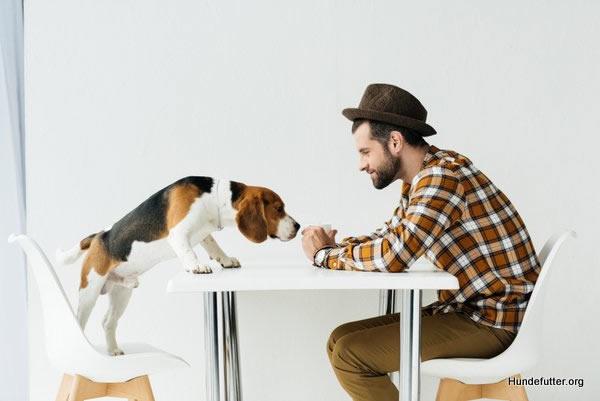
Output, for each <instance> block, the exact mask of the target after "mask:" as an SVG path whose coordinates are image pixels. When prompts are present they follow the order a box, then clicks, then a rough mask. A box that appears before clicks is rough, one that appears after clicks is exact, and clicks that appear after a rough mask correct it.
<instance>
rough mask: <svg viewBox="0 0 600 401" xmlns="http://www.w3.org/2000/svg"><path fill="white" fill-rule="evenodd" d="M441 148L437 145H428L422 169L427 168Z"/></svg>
mask: <svg viewBox="0 0 600 401" xmlns="http://www.w3.org/2000/svg"><path fill="white" fill-rule="evenodd" d="M439 151H440V150H439V149H438V148H437V147H436V146H435V145H429V146H428V147H427V153H425V158H424V159H423V165H422V166H421V169H423V168H425V167H426V166H427V165H428V164H429V162H431V161H432V160H433V159H434V158H436V156H435V154H436V153H437V152H439Z"/></svg>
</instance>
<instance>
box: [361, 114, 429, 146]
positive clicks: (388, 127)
mask: <svg viewBox="0 0 600 401" xmlns="http://www.w3.org/2000/svg"><path fill="white" fill-rule="evenodd" d="M365 122H366V123H368V124H369V126H370V127H371V136H372V137H373V139H375V140H376V141H378V142H379V143H381V144H382V145H385V144H387V142H388V141H389V139H390V134H391V132H392V131H398V132H400V133H401V134H402V136H403V137H404V140H405V141H406V142H408V144H409V145H411V146H414V147H416V148H421V147H423V146H427V145H428V144H427V141H426V140H425V139H423V137H422V136H421V135H419V133H418V132H417V131H415V130H413V129H410V128H406V127H400V126H397V125H392V124H387V123H382V122H379V121H371V120H365V119H358V120H354V123H352V133H353V134H354V133H355V132H356V130H357V129H358V127H360V126H361V125H362V123H365Z"/></svg>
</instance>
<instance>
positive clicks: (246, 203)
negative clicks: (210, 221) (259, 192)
mask: <svg viewBox="0 0 600 401" xmlns="http://www.w3.org/2000/svg"><path fill="white" fill-rule="evenodd" d="M235 221H236V223H237V226H238V228H239V230H240V232H241V233H242V234H244V236H245V237H246V238H248V239H249V240H250V241H252V242H256V243H260V242H264V241H265V240H266V239H267V219H266V217H265V207H264V205H263V201H262V200H261V199H260V197H258V196H249V197H247V198H245V199H243V200H242V201H241V202H240V207H239V209H238V213H237V215H236V216H235Z"/></svg>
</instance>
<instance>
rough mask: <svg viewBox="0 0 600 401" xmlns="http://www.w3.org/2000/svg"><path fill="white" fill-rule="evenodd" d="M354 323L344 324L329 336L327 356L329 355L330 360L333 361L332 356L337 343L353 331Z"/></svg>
mask: <svg viewBox="0 0 600 401" xmlns="http://www.w3.org/2000/svg"><path fill="white" fill-rule="evenodd" d="M351 326H352V322H349V323H344V324H341V325H339V326H338V327H336V328H335V329H333V331H332V332H331V334H330V335H329V339H328V340H327V354H328V355H329V359H331V355H332V353H333V350H334V348H335V346H336V344H337V342H338V341H339V340H340V339H341V338H342V337H343V336H345V335H346V334H349V333H351V332H352V329H351Z"/></svg>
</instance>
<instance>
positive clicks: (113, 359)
mask: <svg viewBox="0 0 600 401" xmlns="http://www.w3.org/2000/svg"><path fill="white" fill-rule="evenodd" d="M93 347H94V349H95V350H96V351H98V352H97V353H94V354H93V355H90V354H87V356H86V357H78V356H77V355H73V356H71V357H67V356H66V355H65V356H63V357H62V358H59V359H60V361H56V362H58V363H59V364H60V365H61V366H60V368H61V369H62V370H63V371H65V372H67V373H70V374H73V375H75V374H77V375H81V376H84V377H86V378H88V379H90V380H92V381H95V382H100V383H116V382H124V381H127V380H130V379H133V378H135V377H139V376H144V375H152V374H155V373H159V372H163V371H168V370H170V369H177V368H185V367H189V366H190V365H189V364H188V363H187V362H186V361H185V360H183V359H182V358H180V357H178V356H176V355H173V354H170V353H168V352H166V351H163V350H161V349H158V348H155V347H153V346H151V345H149V344H144V343H124V344H120V347H121V349H122V350H123V352H125V355H119V356H111V355H108V354H107V352H106V347H105V346H103V345H102V346H101V345H93Z"/></svg>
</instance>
